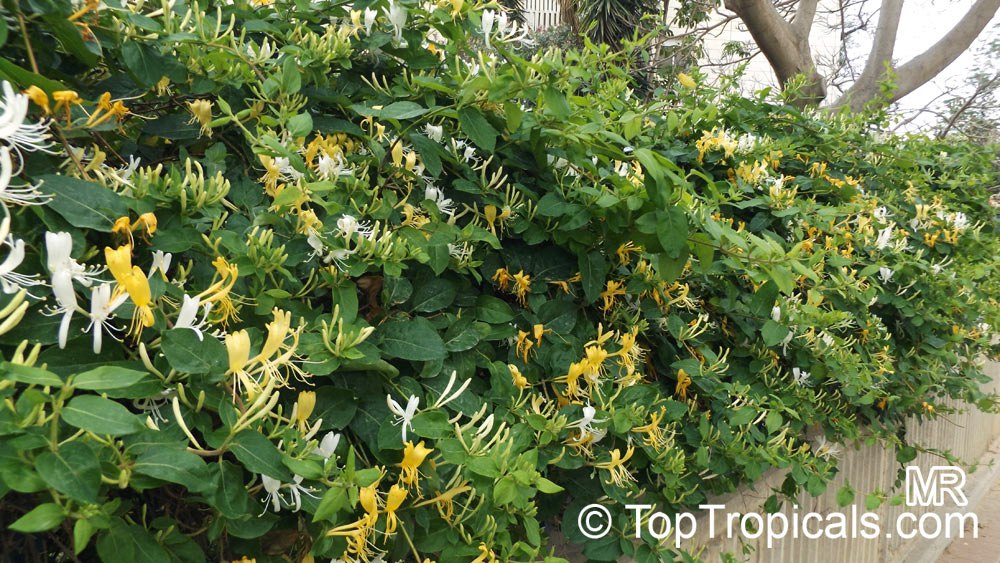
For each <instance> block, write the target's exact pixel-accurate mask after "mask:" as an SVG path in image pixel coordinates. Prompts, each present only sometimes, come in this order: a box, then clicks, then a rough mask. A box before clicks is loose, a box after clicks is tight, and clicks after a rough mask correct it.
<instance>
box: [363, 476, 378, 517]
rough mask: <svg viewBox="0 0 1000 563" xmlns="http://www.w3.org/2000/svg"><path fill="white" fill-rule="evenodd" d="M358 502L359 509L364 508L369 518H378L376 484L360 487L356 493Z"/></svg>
mask: <svg viewBox="0 0 1000 563" xmlns="http://www.w3.org/2000/svg"><path fill="white" fill-rule="evenodd" d="M358 502H360V503H361V508H364V509H365V512H367V513H368V515H369V516H374V517H378V505H379V499H378V482H375V483H373V484H371V485H368V486H367V487H361V489H360V490H359V491H358Z"/></svg>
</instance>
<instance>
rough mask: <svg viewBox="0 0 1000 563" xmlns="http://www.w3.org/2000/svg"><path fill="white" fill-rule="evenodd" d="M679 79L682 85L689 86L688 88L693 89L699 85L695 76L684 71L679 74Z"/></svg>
mask: <svg viewBox="0 0 1000 563" xmlns="http://www.w3.org/2000/svg"><path fill="white" fill-rule="evenodd" d="M677 81H678V82H680V83H681V86H683V87H685V88H687V89H688V90H693V89H694V88H695V86H697V85H698V84H697V83H696V82H695V81H694V79H693V78H691V77H690V76H688V75H686V74H684V73H683V72H681V73H679V74H678V75H677Z"/></svg>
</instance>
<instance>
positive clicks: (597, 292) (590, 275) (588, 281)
mask: <svg viewBox="0 0 1000 563" xmlns="http://www.w3.org/2000/svg"><path fill="white" fill-rule="evenodd" d="M579 266H580V278H581V282H582V283H583V294H584V296H586V298H587V299H586V302H587V304H590V303H593V302H594V301H597V298H598V297H600V296H601V291H603V290H604V276H605V275H607V272H608V265H607V262H606V261H605V260H604V255H603V254H601V252H600V251H597V250H594V251H592V252H589V253H587V254H580V257H579Z"/></svg>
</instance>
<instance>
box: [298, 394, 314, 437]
mask: <svg viewBox="0 0 1000 563" xmlns="http://www.w3.org/2000/svg"><path fill="white" fill-rule="evenodd" d="M315 408H316V392H315V391H300V392H299V398H298V400H297V401H295V411H294V412H295V416H294V418H295V422H297V423H298V425H299V430H303V431H304V430H305V427H306V424H308V422H309V416H310V415H312V413H313V410H314V409H315Z"/></svg>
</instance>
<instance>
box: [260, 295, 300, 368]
mask: <svg viewBox="0 0 1000 563" xmlns="http://www.w3.org/2000/svg"><path fill="white" fill-rule="evenodd" d="M271 312H272V313H274V320H273V321H271V322H269V323H267V340H265V341H264V346H263V347H262V348H261V349H260V354H259V355H258V356H257V357H256V358H255V361H260V362H265V361H267V360H269V359H270V358H271V356H273V355H274V354H275V353H276V352H278V351H279V350H280V349H281V348H282V345H283V344H284V342H285V338H287V337H288V332H289V330H290V329H291V325H292V313H291V312H289V311H282V310H281V309H278V308H277V307H275V308H274V310H273V311H271Z"/></svg>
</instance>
